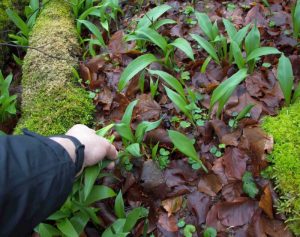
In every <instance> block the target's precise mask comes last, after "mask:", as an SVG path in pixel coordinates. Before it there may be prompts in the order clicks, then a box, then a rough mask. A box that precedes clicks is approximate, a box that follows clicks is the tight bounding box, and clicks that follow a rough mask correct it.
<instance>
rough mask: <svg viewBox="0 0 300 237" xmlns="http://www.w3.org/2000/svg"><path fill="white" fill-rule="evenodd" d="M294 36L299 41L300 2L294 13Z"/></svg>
mask: <svg viewBox="0 0 300 237" xmlns="http://www.w3.org/2000/svg"><path fill="white" fill-rule="evenodd" d="M292 22H293V36H294V38H296V39H298V36H299V32H300V1H299V0H297V2H296V6H295V8H294V9H293V12H292Z"/></svg>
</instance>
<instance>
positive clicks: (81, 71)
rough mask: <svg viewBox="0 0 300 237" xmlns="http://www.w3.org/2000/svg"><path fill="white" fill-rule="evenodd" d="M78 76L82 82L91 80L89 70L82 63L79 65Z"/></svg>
mask: <svg viewBox="0 0 300 237" xmlns="http://www.w3.org/2000/svg"><path fill="white" fill-rule="evenodd" d="M79 74H80V77H81V78H82V79H83V81H84V82H86V81H91V80H92V77H91V72H90V70H89V68H88V67H87V66H85V65H84V64H83V63H80V64H79Z"/></svg>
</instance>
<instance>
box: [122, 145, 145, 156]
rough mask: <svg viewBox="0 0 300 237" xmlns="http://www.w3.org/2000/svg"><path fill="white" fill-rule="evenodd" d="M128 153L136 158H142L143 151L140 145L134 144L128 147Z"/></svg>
mask: <svg viewBox="0 0 300 237" xmlns="http://www.w3.org/2000/svg"><path fill="white" fill-rule="evenodd" d="M126 151H127V152H129V153H130V154H131V155H132V156H134V157H141V156H142V154H141V150H140V144H139V143H133V144H130V145H129V146H127V147H126Z"/></svg>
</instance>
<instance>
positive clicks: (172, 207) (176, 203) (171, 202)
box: [161, 196, 183, 217]
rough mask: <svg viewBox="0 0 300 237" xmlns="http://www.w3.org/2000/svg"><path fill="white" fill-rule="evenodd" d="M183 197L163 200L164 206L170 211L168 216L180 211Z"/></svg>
mask: <svg viewBox="0 0 300 237" xmlns="http://www.w3.org/2000/svg"><path fill="white" fill-rule="evenodd" d="M182 202H183V197H182V196H179V197H174V198H169V199H165V200H163V201H162V202H161V204H162V206H163V208H164V209H165V210H166V211H167V212H168V217H169V216H171V215H172V214H174V213H176V212H178V211H179V210H180V208H181V207H182Z"/></svg>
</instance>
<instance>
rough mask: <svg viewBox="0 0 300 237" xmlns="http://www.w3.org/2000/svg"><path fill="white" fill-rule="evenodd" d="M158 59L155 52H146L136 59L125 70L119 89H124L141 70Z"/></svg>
mask: <svg viewBox="0 0 300 237" xmlns="http://www.w3.org/2000/svg"><path fill="white" fill-rule="evenodd" d="M156 61H158V59H157V58H156V57H155V56H154V55H153V54H144V55H142V56H139V57H138V58H136V59H134V60H133V61H132V62H131V63H130V64H129V65H128V66H127V67H126V68H125V70H124V71H123V73H122V75H121V77H120V81H119V84H118V89H119V91H122V90H123V89H124V88H125V86H126V84H127V83H128V82H129V81H130V80H131V79H132V78H133V77H134V76H135V75H136V74H138V73H139V72H140V71H142V70H143V69H145V68H146V67H147V66H148V65H150V64H151V63H153V62H156Z"/></svg>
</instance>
